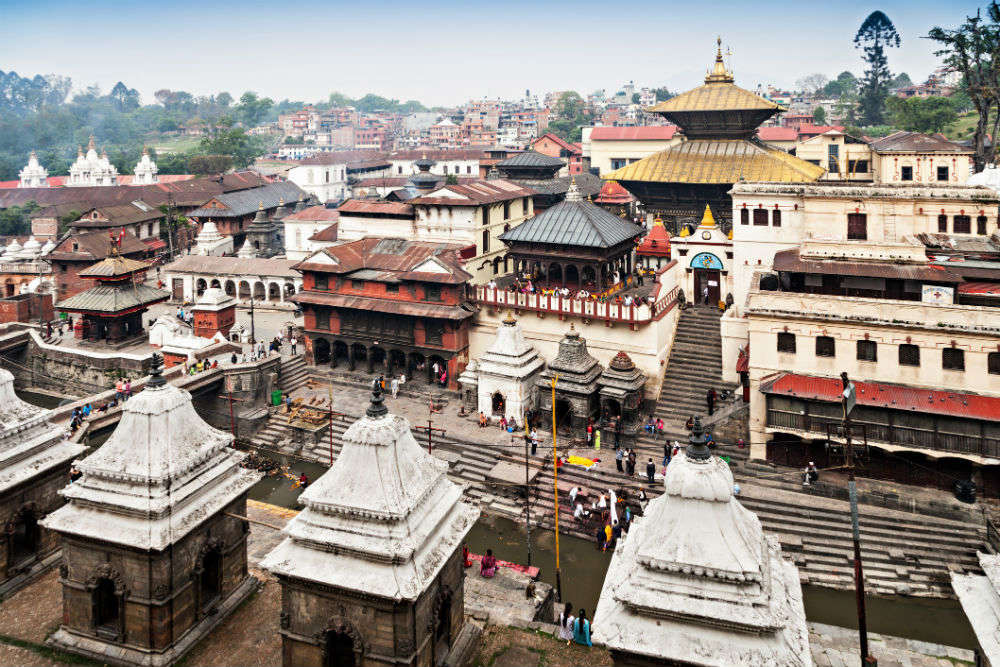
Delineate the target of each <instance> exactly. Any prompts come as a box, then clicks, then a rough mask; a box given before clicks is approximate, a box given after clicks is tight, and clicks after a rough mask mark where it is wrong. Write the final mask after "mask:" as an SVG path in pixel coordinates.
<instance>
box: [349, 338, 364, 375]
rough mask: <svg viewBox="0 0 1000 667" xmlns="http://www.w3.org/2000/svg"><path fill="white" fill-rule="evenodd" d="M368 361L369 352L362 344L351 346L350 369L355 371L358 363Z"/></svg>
mask: <svg viewBox="0 0 1000 667" xmlns="http://www.w3.org/2000/svg"><path fill="white" fill-rule="evenodd" d="M366 361H368V350H367V349H366V348H365V346H364V345H362V344H361V343H355V344H354V345H351V359H350V368H351V370H352V371H353V370H354V367H355V366H356V365H357V364H358V363H364V362H366Z"/></svg>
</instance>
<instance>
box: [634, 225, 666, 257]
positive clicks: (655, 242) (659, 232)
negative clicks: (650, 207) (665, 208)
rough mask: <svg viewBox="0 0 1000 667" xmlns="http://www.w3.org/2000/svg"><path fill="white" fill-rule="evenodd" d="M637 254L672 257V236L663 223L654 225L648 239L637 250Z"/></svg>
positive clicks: (647, 236) (647, 235)
mask: <svg viewBox="0 0 1000 667" xmlns="http://www.w3.org/2000/svg"><path fill="white" fill-rule="evenodd" d="M635 254H637V255H645V256H647V257H670V234H668V233H667V230H666V228H665V227H664V226H663V223H657V224H654V225H653V228H652V229H650V230H649V233H648V234H646V238H644V239H643V240H642V243H641V244H639V247H638V248H636V249H635Z"/></svg>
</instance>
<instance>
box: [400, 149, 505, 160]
mask: <svg viewBox="0 0 1000 667" xmlns="http://www.w3.org/2000/svg"><path fill="white" fill-rule="evenodd" d="M425 156H426V157H427V158H428V159H429V160H436V161H438V162H440V161H441V160H478V159H480V158H482V157H486V154H485V152H484V151H483V150H482V149H480V148H446V149H437V150H435V149H430V150H427V149H424V150H412V151H396V152H394V153H390V154H389V159H390V160H419V159H421V158H423V157H425Z"/></svg>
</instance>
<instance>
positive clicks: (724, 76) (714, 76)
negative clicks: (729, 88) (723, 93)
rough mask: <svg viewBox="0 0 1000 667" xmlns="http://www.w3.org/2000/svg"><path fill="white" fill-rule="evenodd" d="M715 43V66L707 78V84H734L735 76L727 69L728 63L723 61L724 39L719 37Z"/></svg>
mask: <svg viewBox="0 0 1000 667" xmlns="http://www.w3.org/2000/svg"><path fill="white" fill-rule="evenodd" d="M715 43H716V51H715V66H714V67H713V68H712V71H711V72H709V73H708V75H707V76H706V77H705V83H732V82H733V75H732V73H731V72H730V71H728V70H727V69H726V63H725V62H724V61H723V60H722V37H721V36H720V37H718V38H717V39H716V40H715Z"/></svg>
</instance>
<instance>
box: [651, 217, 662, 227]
mask: <svg viewBox="0 0 1000 667" xmlns="http://www.w3.org/2000/svg"><path fill="white" fill-rule="evenodd" d="M657 225H659V226H660V227H662V226H663V218H661V217H660V216H656V217H655V218H653V226H654V227H656V226H657Z"/></svg>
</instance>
